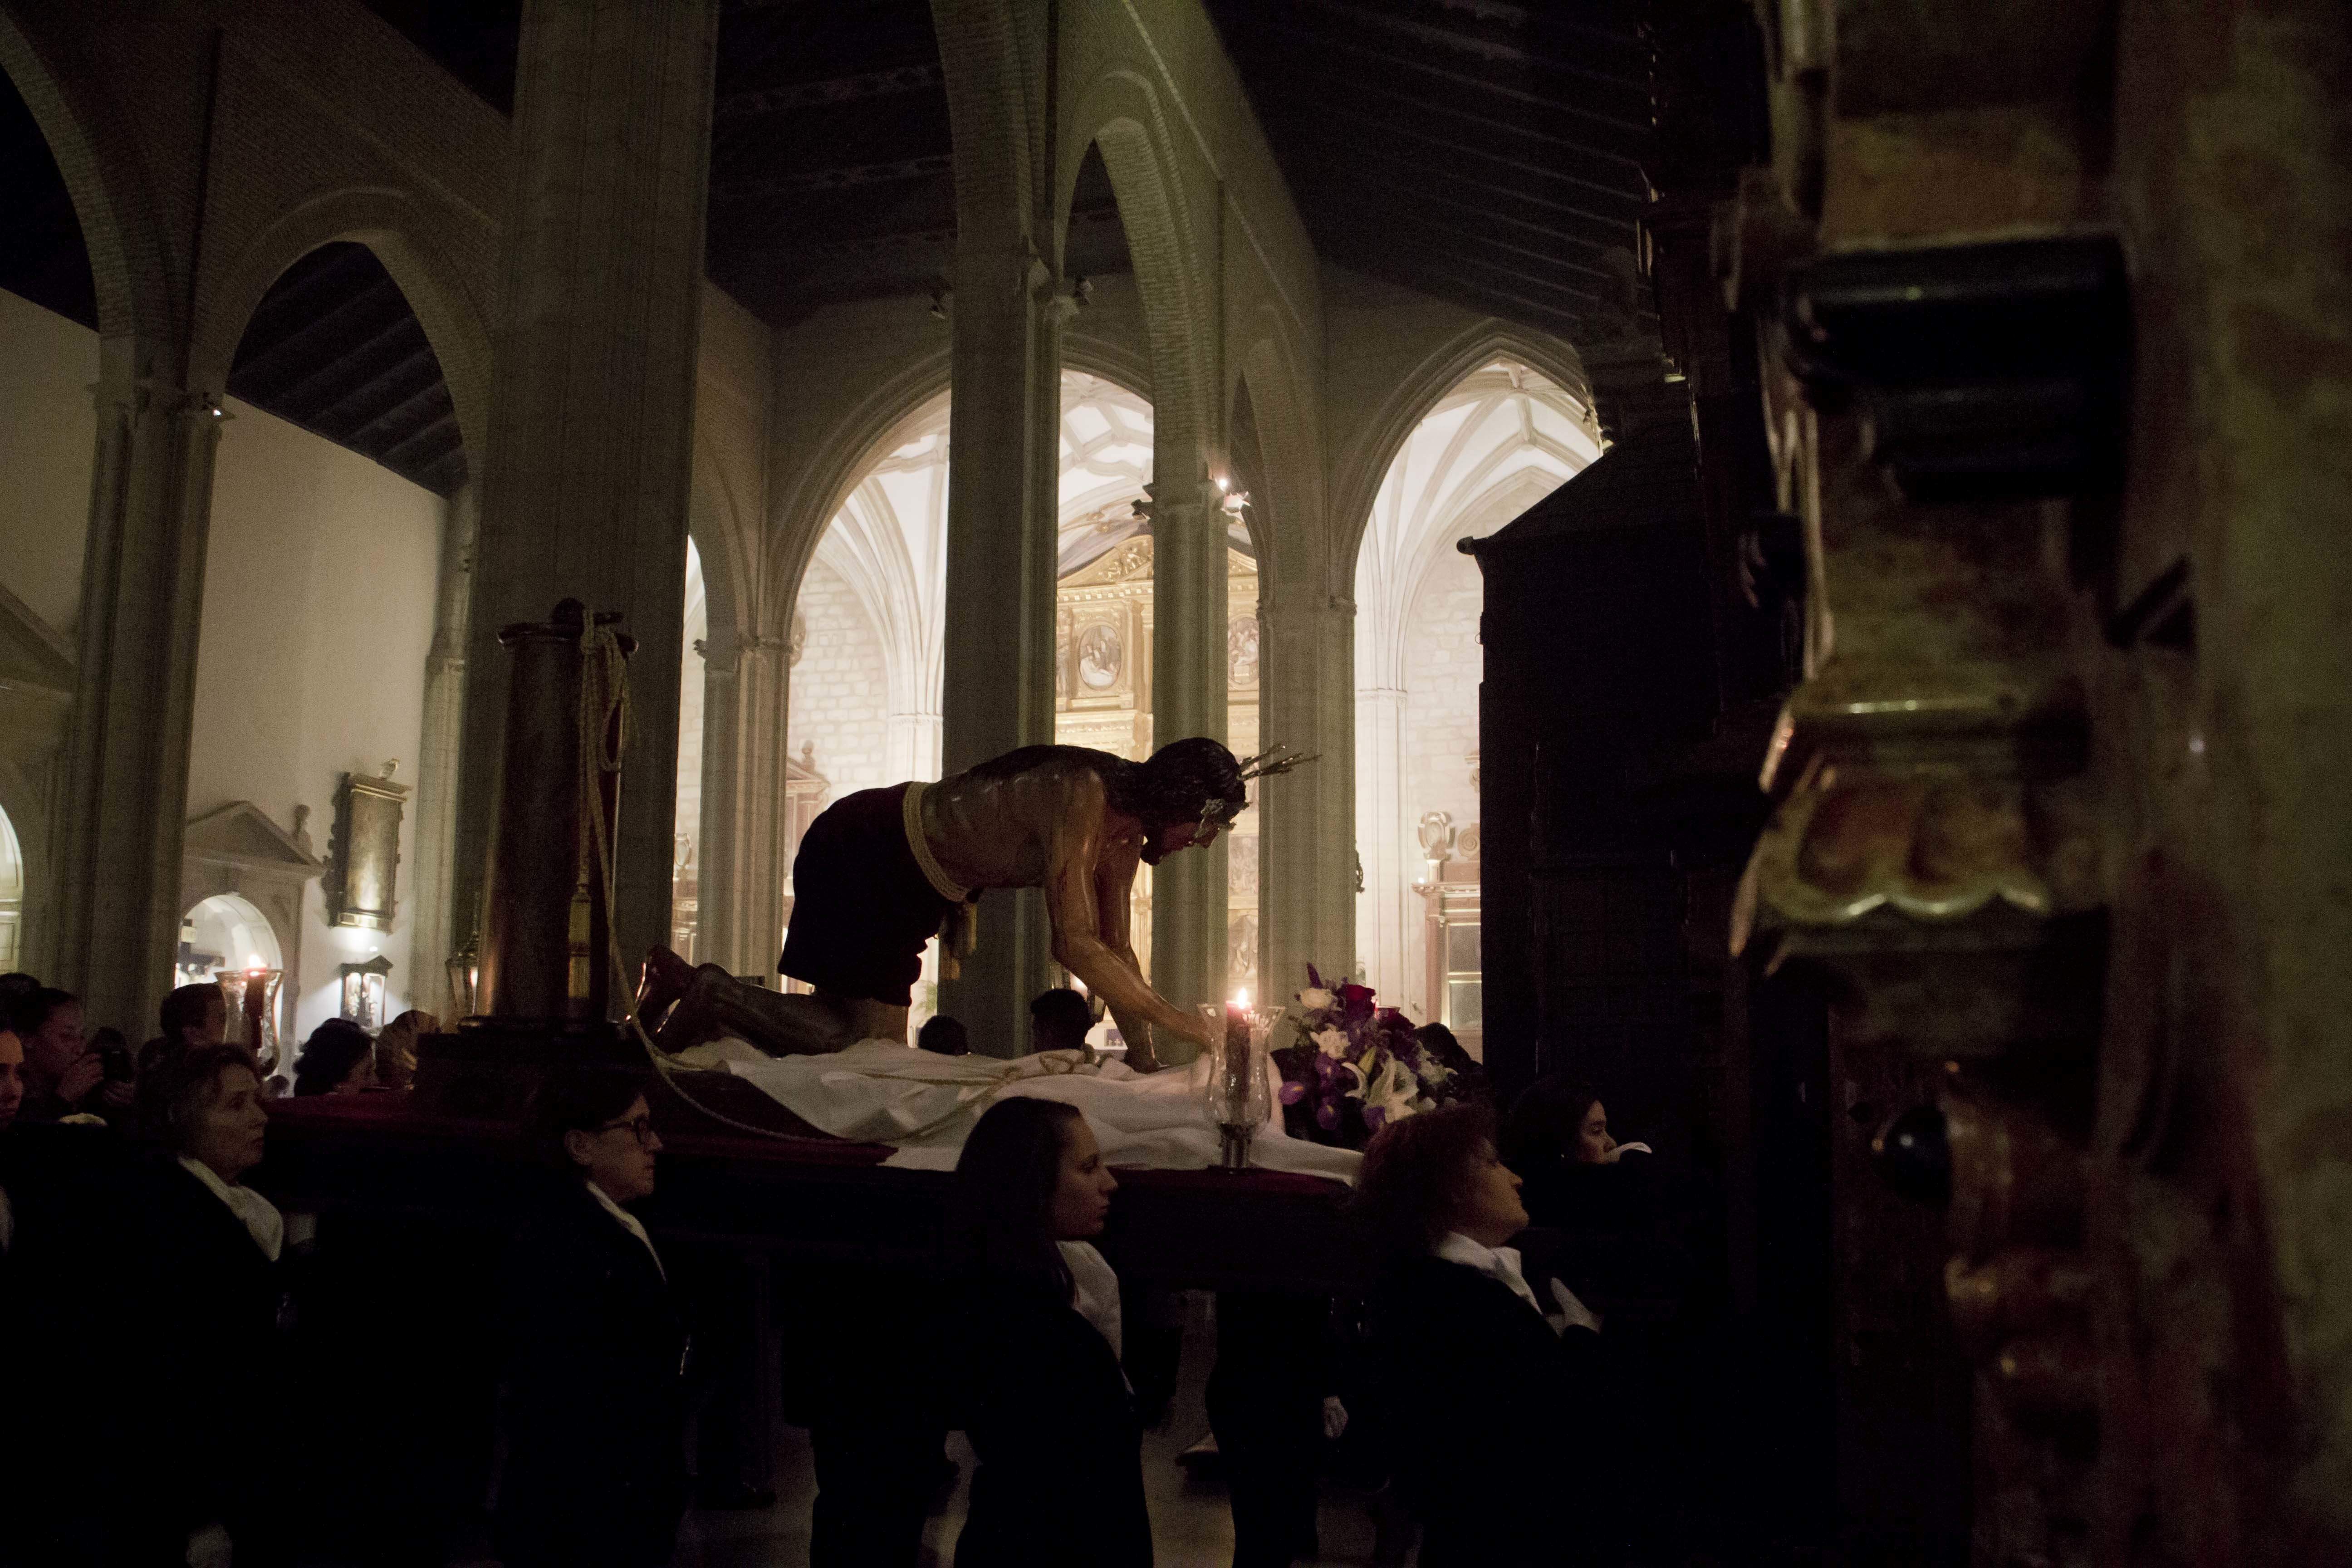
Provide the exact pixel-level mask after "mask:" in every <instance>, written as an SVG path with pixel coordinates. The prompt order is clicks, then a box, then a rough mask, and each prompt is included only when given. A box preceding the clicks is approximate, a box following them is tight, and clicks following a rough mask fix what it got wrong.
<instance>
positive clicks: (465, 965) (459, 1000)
mask: <svg viewBox="0 0 2352 1568" xmlns="http://www.w3.org/2000/svg"><path fill="white" fill-rule="evenodd" d="M481 984H482V959H481V953H480V951H479V950H478V948H477V947H476V945H475V943H474V942H473V940H472V939H471V938H468V939H467V942H466V945H465V946H463V947H461V948H459V949H458V950H457V952H453V953H451V954H450V955H449V1002H450V1014H449V1016H450V1023H451V1025H452V1026H453V1027H454V1026H455V1025H456V1022H457V1019H459V1018H470V1017H472V1016H474V1011H475V1006H474V999H475V997H476V995H477V994H478V993H479V992H480V990H481Z"/></svg>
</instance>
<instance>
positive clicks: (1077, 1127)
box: [1054, 1118, 1118, 1241]
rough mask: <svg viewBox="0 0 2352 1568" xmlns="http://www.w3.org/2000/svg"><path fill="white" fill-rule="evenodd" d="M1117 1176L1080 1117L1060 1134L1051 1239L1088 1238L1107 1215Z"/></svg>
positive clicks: (1099, 1228)
mask: <svg viewBox="0 0 2352 1568" xmlns="http://www.w3.org/2000/svg"><path fill="white" fill-rule="evenodd" d="M1116 1191H1118V1178H1116V1177H1114V1176H1113V1175H1112V1174H1111V1173H1110V1167H1109V1166H1108V1165H1106V1164H1104V1163H1103V1157H1102V1147H1101V1145H1099V1144H1097V1142H1095V1131H1094V1129H1093V1128H1091V1127H1089V1126H1087V1124H1086V1121H1085V1119H1084V1118H1080V1119H1079V1120H1077V1121H1072V1122H1071V1123H1070V1124H1069V1125H1068V1127H1067V1128H1066V1129H1065V1130H1064V1131H1063V1133H1062V1167H1061V1172H1060V1174H1059V1175H1058V1177H1057V1178H1056V1179H1055V1183H1054V1238H1055V1240H1057V1241H1091V1240H1092V1239H1093V1238H1094V1237H1097V1236H1100V1235H1101V1234H1102V1232H1103V1222H1104V1221H1105V1220H1108V1218H1109V1217H1110V1195H1111V1194H1112V1193H1114V1192H1116Z"/></svg>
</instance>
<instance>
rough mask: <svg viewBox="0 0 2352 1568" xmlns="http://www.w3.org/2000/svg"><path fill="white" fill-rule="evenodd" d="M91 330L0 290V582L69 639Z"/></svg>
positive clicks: (83, 492) (92, 437)
mask: <svg viewBox="0 0 2352 1568" xmlns="http://www.w3.org/2000/svg"><path fill="white" fill-rule="evenodd" d="M97 380H98V334H97V333H96V332H93V331H90V330H89V328H88V327H85V326H82V325H80V324H79V322H75V321H67V320H66V319H65V318H64V317H63V316H59V315H56V314H54V313H52V312H50V311H48V310H43V309H42V308H41V307H40V306H38V305H36V304H34V303H33V302H32V301H31V300H21V299H18V298H17V297H16V295H14V294H11V293H8V292H6V291H5V290H0V476H5V481H0V587H5V588H6V589H7V590H8V591H9V592H10V593H12V594H14V595H16V597H17V598H19V599H21V600H23V601H24V603H25V605H26V608H28V609H30V610H31V611H32V612H33V613H34V614H35V615H37V616H40V617H41V619H43V620H45V621H47V623H48V624H49V625H50V626H52V627H54V628H55V629H56V630H57V631H58V634H59V635H60V636H62V637H65V638H67V640H68V641H71V640H72V638H73V636H74V630H75V627H76V626H78V625H79V622H80V620H81V555H82V542H83V540H84V539H85V538H86V537H87V535H88V533H89V476H90V464H91V462H92V460H93V458H94V456H95V451H96V445H97V434H98V424H97V416H96V415H95V414H94V413H93V412H92V410H91V403H90V387H91V386H92V385H93V384H96V382H97Z"/></svg>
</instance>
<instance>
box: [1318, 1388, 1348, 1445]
mask: <svg viewBox="0 0 2352 1568" xmlns="http://www.w3.org/2000/svg"><path fill="white" fill-rule="evenodd" d="M1347 1430H1348V1407H1347V1406H1346V1405H1342V1404H1340V1403H1339V1395H1338V1394H1326V1395H1325V1396H1324V1399H1323V1438H1324V1441H1326V1442H1328V1443H1336V1442H1338V1441H1339V1439H1340V1437H1341V1436H1344V1435H1346V1433H1347Z"/></svg>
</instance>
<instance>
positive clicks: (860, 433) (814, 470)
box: [762, 344, 948, 615]
mask: <svg viewBox="0 0 2352 1568" xmlns="http://www.w3.org/2000/svg"><path fill="white" fill-rule="evenodd" d="M947 386H948V349H947V346H946V345H945V344H941V345H940V347H938V348H934V349H929V350H926V351H925V352H923V353H920V354H918V355H916V356H914V357H912V358H910V359H908V360H907V361H905V362H904V363H901V364H899V365H898V367H897V368H896V369H894V370H893V371H891V372H890V374H887V375H885V376H884V377H883V378H882V379H881V380H879V381H878V382H877V383H876V384H875V385H874V388H873V390H872V391H870V392H868V393H867V394H866V395H865V396H864V397H862V398H860V399H858V401H857V403H856V405H855V406H854V407H852V408H851V409H850V411H849V412H848V413H846V414H845V415H843V416H841V417H840V418H839V419H837V420H835V422H834V425H833V427H832V429H831V430H829V431H827V432H826V434H825V436H824V439H823V440H821V441H819V442H818V443H817V446H816V449H815V450H814V452H812V453H811V454H810V455H809V458H808V460H807V461H806V462H805V463H803V464H802V465H801V468H800V471H799V474H798V476H797V477H796V478H795V479H793V484H792V488H791V489H788V490H786V491H785V492H784V495H783V499H782V502H781V504H779V505H778V506H777V507H776V509H775V510H774V512H773V513H772V515H771V517H770V519H769V523H768V542H769V546H770V548H769V551H768V558H767V559H768V569H767V575H766V577H765V579H764V581H763V584H762V586H763V589H764V592H763V595H762V597H763V599H764V600H765V602H766V603H768V604H770V605H779V606H789V605H792V604H793V602H794V601H796V600H797V599H799V597H800V592H801V577H802V575H803V574H804V573H806V572H807V570H808V563H810V562H811V561H812V560H814V559H815V556H816V547H817V542H818V541H819V540H821V539H823V538H824V531H825V529H826V528H828V527H829V526H831V524H832V522H833V519H834V516H835V513H837V512H839V511H840V510H841V508H842V503H843V502H845V500H848V499H849V492H850V490H851V489H852V488H853V487H855V486H856V482H857V475H858V470H859V469H860V468H864V467H865V465H866V461H867V459H868V458H871V457H872V456H873V453H874V448H875V447H876V446H877V445H878V444H879V443H880V442H881V441H882V440H883V438H884V437H887V436H888V435H889V433H890V432H891V431H893V430H895V429H897V428H898V426H900V425H901V424H903V423H904V422H905V421H906V419H907V416H908V415H910V414H912V413H913V412H914V411H915V410H916V409H918V408H919V407H921V406H922V405H924V404H925V403H927V402H929V401H930V399H932V398H934V397H936V396H938V395H940V393H941V392H942V391H945V390H946V389H947ZM782 613H783V614H786V615H789V614H790V613H791V612H790V610H789V609H788V608H787V609H785V610H783V611H782Z"/></svg>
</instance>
